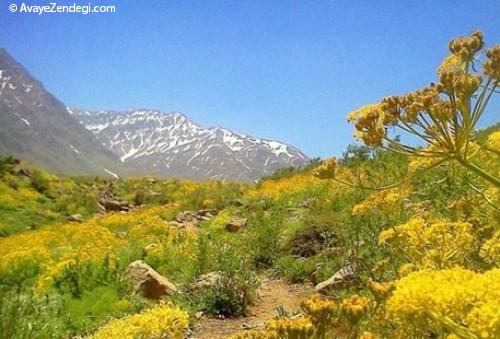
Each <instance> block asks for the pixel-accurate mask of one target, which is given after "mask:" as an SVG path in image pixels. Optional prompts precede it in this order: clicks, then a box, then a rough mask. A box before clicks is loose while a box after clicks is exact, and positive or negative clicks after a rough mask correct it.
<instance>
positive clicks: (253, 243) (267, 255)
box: [247, 211, 283, 268]
mask: <svg viewBox="0 0 500 339" xmlns="http://www.w3.org/2000/svg"><path fill="white" fill-rule="evenodd" d="M282 219H283V217H282V216H281V214H280V212H279V211H275V212H274V213H272V214H268V213H256V214H255V215H254V218H253V219H252V221H251V223H250V225H249V227H248V233H249V236H248V241H247V244H248V245H247V246H248V249H249V255H250V258H251V260H252V263H253V265H254V266H255V267H256V268H269V267H271V266H272V265H273V264H274V262H275V260H276V258H277V257H278V256H279V254H280V251H281V246H282V245H281V243H282V237H281V231H282V223H283V220H282Z"/></svg>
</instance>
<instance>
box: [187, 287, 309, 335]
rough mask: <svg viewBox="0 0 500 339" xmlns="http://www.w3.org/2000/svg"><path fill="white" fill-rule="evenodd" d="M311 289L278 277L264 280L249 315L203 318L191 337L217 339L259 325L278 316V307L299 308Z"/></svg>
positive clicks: (286, 308)
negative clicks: (258, 296) (227, 317)
mask: <svg viewBox="0 0 500 339" xmlns="http://www.w3.org/2000/svg"><path fill="white" fill-rule="evenodd" d="M312 292H313V289H312V287H310V286H306V285H291V284H288V283H286V282H284V281H282V280H277V279H263V280H262V281H261V288H260V298H259V300H257V302H256V303H255V305H254V306H252V307H251V308H250V312H249V316H247V317H241V318H235V319H210V318H202V319H200V320H199V321H198V323H197V324H196V330H195V333H194V335H193V337H192V338H196V339H220V338H227V337H231V336H232V335H234V334H236V333H237V332H240V331H245V330H249V329H259V328H262V327H263V326H264V323H265V322H266V321H268V320H271V319H272V318H274V317H275V316H276V315H277V312H276V308H277V307H278V306H280V305H281V306H283V307H284V308H285V310H286V311H288V312H290V313H293V312H295V311H298V310H299V309H300V303H301V302H302V301H303V300H304V299H306V298H307V296H309V295H310V294H312Z"/></svg>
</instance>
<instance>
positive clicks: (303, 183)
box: [247, 174, 326, 199]
mask: <svg viewBox="0 0 500 339" xmlns="http://www.w3.org/2000/svg"><path fill="white" fill-rule="evenodd" d="M322 185H323V186H324V185H326V183H325V182H322V181H321V180H320V179H318V178H316V177H314V176H313V175H310V174H301V175H294V176H291V177H287V178H282V179H279V180H266V181H264V182H263V183H262V184H261V185H260V186H258V187H256V188H254V189H251V190H250V191H248V193H247V195H248V197H250V198H271V199H277V198H280V197H283V196H290V195H293V194H296V193H301V192H303V191H305V190H307V189H311V188H315V187H320V186H322Z"/></svg>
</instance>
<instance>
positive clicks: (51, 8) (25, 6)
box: [9, 2, 116, 15]
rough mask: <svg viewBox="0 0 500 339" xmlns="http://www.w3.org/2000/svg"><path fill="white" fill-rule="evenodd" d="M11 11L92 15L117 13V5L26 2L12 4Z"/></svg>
mask: <svg viewBox="0 0 500 339" xmlns="http://www.w3.org/2000/svg"><path fill="white" fill-rule="evenodd" d="M9 11H10V12H12V13H20V14H38V15H42V14H52V13H71V14H83V15H86V14H90V13H116V6H115V5H94V4H92V3H90V2H89V3H86V4H78V3H76V2H74V3H71V4H59V3H57V2H49V3H45V4H30V3H26V2H21V3H11V4H10V5H9Z"/></svg>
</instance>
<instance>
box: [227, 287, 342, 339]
mask: <svg viewBox="0 0 500 339" xmlns="http://www.w3.org/2000/svg"><path fill="white" fill-rule="evenodd" d="M301 306H302V310H303V311H304V316H302V317H299V318H294V319H289V318H279V319H275V320H272V321H270V322H269V323H267V324H266V329H265V330H262V331H250V332H245V333H239V334H237V335H235V336H233V337H232V338H233V339H254V338H255V339H256V338H259V339H261V338H262V339H311V338H330V337H333V334H332V333H333V332H334V331H335V330H336V326H335V325H336V322H337V321H338V316H339V305H338V304H337V303H336V302H334V301H331V300H328V299H325V298H322V297H321V296H320V295H314V296H312V297H311V298H310V299H308V300H306V301H304V302H303V303H302V304H301Z"/></svg>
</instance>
